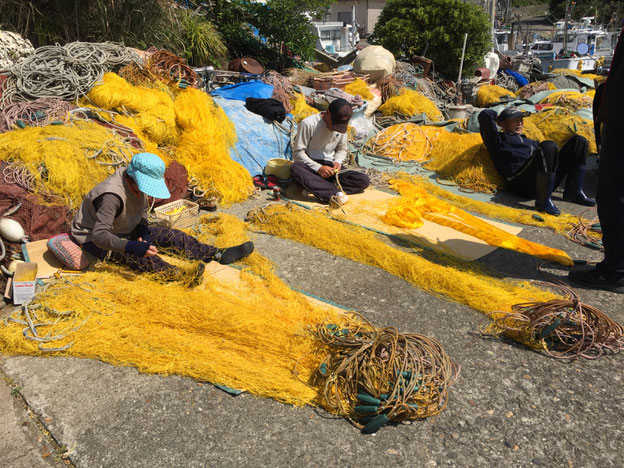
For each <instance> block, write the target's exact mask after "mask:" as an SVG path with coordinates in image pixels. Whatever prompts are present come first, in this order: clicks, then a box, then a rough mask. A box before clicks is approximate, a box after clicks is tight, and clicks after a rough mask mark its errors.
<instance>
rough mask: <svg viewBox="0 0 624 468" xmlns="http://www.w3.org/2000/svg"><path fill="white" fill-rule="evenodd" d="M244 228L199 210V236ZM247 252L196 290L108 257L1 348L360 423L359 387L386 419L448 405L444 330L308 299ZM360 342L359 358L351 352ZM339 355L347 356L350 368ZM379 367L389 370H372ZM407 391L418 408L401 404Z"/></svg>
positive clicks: (51, 296)
mask: <svg viewBox="0 0 624 468" xmlns="http://www.w3.org/2000/svg"><path fill="white" fill-rule="evenodd" d="M246 230H247V225H246V223H243V222H242V221H240V220H238V219H236V218H234V217H232V216H229V215H222V216H219V217H213V218H203V219H202V224H201V225H200V226H199V235H198V237H199V238H200V240H203V241H208V242H210V243H212V244H215V245H217V246H220V247H225V246H229V245H233V244H237V243H240V242H243V241H246V240H248V237H247V233H246ZM245 263H246V264H247V267H248V269H246V270H243V271H242V272H241V273H240V278H239V275H238V274H237V272H236V271H235V270H233V269H228V268H225V267H221V268H222V269H224V270H225V274H224V273H223V272H221V274H219V273H216V274H213V275H211V276H208V277H207V278H205V279H204V282H203V284H201V285H200V286H199V287H197V288H195V289H192V290H189V289H188V288H186V287H184V286H182V285H181V284H179V283H169V284H163V283H161V282H159V281H158V278H156V277H151V278H150V277H148V275H137V274H134V273H131V272H129V271H127V270H123V269H121V268H119V267H115V266H112V265H107V264H102V265H100V266H99V267H96V270H95V271H92V272H89V273H86V274H84V275H82V276H79V277H75V278H72V279H64V280H60V281H57V282H56V283H52V284H50V285H49V286H48V287H47V288H46V289H45V290H44V291H43V292H41V293H39V294H38V295H37V297H36V303H28V304H26V305H25V306H24V307H23V308H22V310H21V311H19V312H15V313H13V314H12V315H11V316H10V317H9V318H8V319H6V320H5V321H4V322H0V352H2V353H5V354H26V355H35V356H58V355H62V356H74V357H81V358H92V359H100V360H102V361H104V362H108V363H110V364H113V365H119V366H133V367H136V368H137V369H138V370H140V371H141V372H146V373H158V374H162V375H169V374H178V375H184V376H188V377H192V378H195V379H198V380H202V381H209V382H212V383H215V384H220V385H225V386H227V387H230V388H232V389H237V390H242V391H248V392H251V393H253V394H254V395H257V396H263V397H271V398H275V399H277V400H279V401H282V402H286V403H290V404H293V405H299V406H302V405H306V404H313V405H322V406H324V407H325V408H326V409H328V410H329V411H332V412H334V413H337V414H340V415H342V416H346V417H348V418H349V419H351V420H352V421H353V422H354V423H355V424H356V425H358V426H359V427H363V424H365V419H366V418H363V415H362V412H361V408H360V407H359V406H357V405H359V403H358V401H359V399H360V398H361V396H359V395H360V394H361V393H362V392H366V393H367V395H368V398H369V399H373V398H378V399H383V401H384V403H383V405H381V407H380V408H379V411H374V412H373V413H375V412H378V413H380V414H381V413H383V414H384V416H380V419H383V420H384V421H383V422H384V423H385V422H387V421H389V420H398V421H401V420H406V419H420V418H424V417H427V416H431V415H434V414H437V413H439V412H440V411H442V410H443V409H444V407H445V406H446V403H447V401H448V394H447V387H448V386H449V385H450V384H451V383H452V381H453V380H454V379H455V377H456V376H457V373H458V368H457V366H456V365H455V364H454V363H453V362H452V360H451V359H450V357H449V356H448V355H446V353H445V352H444V350H443V349H442V348H441V345H440V344H439V343H438V342H437V341H436V340H433V339H430V338H427V337H424V336H419V335H414V334H399V333H398V332H397V331H396V330H395V329H391V328H388V329H377V328H376V327H374V326H373V325H372V324H370V323H369V322H367V321H366V320H365V319H364V318H363V317H361V316H358V315H356V314H353V313H349V314H347V313H343V312H342V311H340V310H339V309H337V308H336V307H330V306H328V305H327V304H323V303H320V302H319V301H316V300H313V302H311V301H310V299H309V298H307V297H305V296H304V295H303V294H301V293H297V292H295V291H293V290H291V289H290V288H288V286H286V285H285V284H284V283H283V282H282V281H281V280H279V279H278V278H277V276H276V275H275V274H274V271H273V268H274V267H273V265H272V264H271V263H270V262H269V261H268V260H267V259H266V258H264V257H262V256H261V255H259V254H258V253H257V252H254V253H252V254H251V255H250V256H249V257H247V258H246V259H245ZM388 340H390V341H388ZM406 341H407V342H408V343H406ZM342 342H346V343H347V346H343V345H341V343H342ZM384 342H385V343H386V344H384ZM372 343H375V344H374V347H375V348H376V349H378V350H379V351H380V352H383V350H384V349H387V350H388V353H390V354H391V356H390V358H389V359H385V360H384V363H383V365H382V366H379V363H378V362H377V361H375V357H376V356H374V355H373V356H369V357H366V349H367V348H369V349H370V347H371V346H370V345H371V344H372ZM401 343H404V344H401ZM358 350H361V351H362V352H361V353H360V352H358ZM353 352H356V357H357V360H353V359H351V358H350V357H349V355H350V353H353ZM340 362H344V363H345V365H348V366H349V371H348V372H347V373H345V374H344V375H343V376H342V377H341V376H338V372H340V369H339V368H337V367H336V366H339V363H340ZM382 368H387V372H390V373H391V375H388V374H387V373H384V372H385V371H382V372H381V374H379V373H375V370H377V371H379V370H380V369H382ZM397 369H398V371H397ZM397 373H398V376H399V377H398V376H397ZM409 373H415V375H416V376H418V383H419V385H418V388H414V385H412V384H410V385H406V381H405V380H404V379H402V378H400V376H405V375H408V374H409ZM409 380H410V381H411V379H409ZM414 383H416V382H414ZM404 387H406V388H408V389H409V393H407V394H405V395H403V392H401V389H402V388H404ZM399 392H401V393H399ZM382 393H385V394H386V395H385V396H384V397H382V396H381V394H382ZM407 402H410V403H414V406H413V408H407V411H402V410H401V408H402V407H403V406H405V403H407ZM416 404H417V407H416ZM378 406H379V405H378ZM369 419H370V418H369ZM381 425H382V424H381ZM379 427H380V424H376V425H375V428H371V427H368V429H369V432H374V430H376V429H378V428H379Z"/></svg>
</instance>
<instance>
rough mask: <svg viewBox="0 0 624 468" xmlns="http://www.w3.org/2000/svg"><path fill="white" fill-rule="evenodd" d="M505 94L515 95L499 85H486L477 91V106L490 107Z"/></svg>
mask: <svg viewBox="0 0 624 468" xmlns="http://www.w3.org/2000/svg"><path fill="white" fill-rule="evenodd" d="M504 96H512V97H513V96H514V93H512V92H511V91H509V90H508V89H505V88H503V87H501V86H497V85H484V86H481V87H480V88H479V91H477V106H479V107H488V106H491V105H493V104H496V103H497V102H499V101H500V100H501V98H502V97H504Z"/></svg>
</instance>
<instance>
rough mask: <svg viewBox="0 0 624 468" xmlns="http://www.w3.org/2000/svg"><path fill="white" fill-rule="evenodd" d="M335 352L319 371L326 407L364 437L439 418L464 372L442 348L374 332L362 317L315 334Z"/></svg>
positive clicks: (320, 328) (423, 338)
mask: <svg viewBox="0 0 624 468" xmlns="http://www.w3.org/2000/svg"><path fill="white" fill-rule="evenodd" d="M315 334H316V336H317V337H318V338H319V340H320V341H321V342H322V343H323V344H325V345H326V346H328V347H329V348H330V349H332V351H333V352H332V353H330V355H329V356H328V357H327V358H326V359H325V360H324V361H323V363H321V365H320V366H319V370H318V374H317V378H318V380H319V383H320V384H322V385H323V403H324V405H325V406H326V407H328V408H329V409H330V410H332V411H335V412H336V413H338V414H341V415H343V416H345V417H346V418H347V419H348V420H349V421H350V422H351V423H352V424H354V425H355V426H356V427H358V428H360V429H362V430H363V432H365V433H373V432H376V431H377V430H378V429H379V428H381V427H382V426H383V425H385V424H387V423H389V422H395V423H398V422H401V421H406V420H411V419H422V418H426V417H429V416H433V415H435V414H438V413H440V412H441V411H442V410H444V408H445V407H446V404H447V401H448V387H449V386H450V385H451V384H452V383H453V382H454V381H455V379H456V378H457V376H458V375H459V371H460V368H459V366H458V365H457V364H456V363H455V362H453V360H452V359H451V358H450V357H449V356H448V355H447V354H446V352H445V351H444V350H443V349H442V346H441V345H440V343H439V342H438V341H436V340H434V339H432V338H428V337H426V336H422V335H416V334H408V333H399V332H398V331H397V330H396V329H395V328H392V327H388V328H376V327H375V326H373V325H372V324H371V323H370V322H369V321H367V320H366V319H365V318H364V317H362V316H361V315H358V314H352V315H351V314H350V315H348V316H345V319H344V323H340V324H337V323H330V322H325V323H322V324H320V325H319V326H318V328H317V329H316V331H315Z"/></svg>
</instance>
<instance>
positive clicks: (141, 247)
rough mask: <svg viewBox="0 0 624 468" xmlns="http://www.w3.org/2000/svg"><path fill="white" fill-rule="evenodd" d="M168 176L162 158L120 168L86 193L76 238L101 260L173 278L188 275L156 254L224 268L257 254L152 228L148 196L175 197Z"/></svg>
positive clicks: (138, 159) (144, 157) (147, 156)
mask: <svg viewBox="0 0 624 468" xmlns="http://www.w3.org/2000/svg"><path fill="white" fill-rule="evenodd" d="M164 176H165V163H164V162H163V161H162V159H160V158H159V157H158V156H157V155H155V154H152V153H139V154H136V155H135V156H134V157H133V158H132V161H130V164H129V166H128V167H127V168H119V169H117V170H116V171H115V173H114V174H113V175H111V176H110V177H109V178H107V179H106V180H104V181H103V182H100V183H99V184H98V185H96V186H95V187H94V188H93V189H91V191H90V192H89V193H88V194H87V195H86V197H85V198H84V200H83V201H82V204H81V206H80V209H79V210H78V212H77V213H76V216H74V219H73V221H72V227H71V237H72V239H73V240H74V241H75V242H76V243H78V244H79V245H80V246H81V247H82V248H83V249H84V250H86V251H87V252H89V253H91V254H92V255H94V256H96V257H97V258H100V259H102V260H103V259H105V258H108V260H111V261H113V262H115V263H119V264H122V265H126V266H128V267H129V268H131V269H132V270H135V271H140V272H146V273H157V274H159V275H162V277H163V278H164V279H170V280H175V279H177V278H181V277H182V276H183V275H182V274H181V270H180V269H179V268H177V267H174V266H173V265H171V264H169V263H167V262H165V261H164V260H163V259H162V258H160V257H159V256H158V255H157V254H158V248H171V249H176V250H177V251H179V252H182V253H183V255H184V256H185V257H186V258H187V259H189V260H201V261H202V262H206V263H207V262H210V261H212V260H215V261H218V262H219V263H222V264H227V263H232V262H235V261H237V260H240V259H241V258H244V257H246V256H247V255H249V254H250V253H251V252H252V251H253V248H254V246H253V243H251V242H245V243H244V244H240V245H237V246H234V247H229V248H227V249H217V248H215V247H213V246H211V245H208V244H202V243H201V242H199V241H198V240H197V239H195V238H194V237H192V236H189V235H188V234H186V233H184V232H182V231H180V230H178V229H170V228H166V227H162V226H148V224H147V218H146V211H147V206H148V204H147V197H148V196H150V197H153V198H159V199H167V198H169V197H170V196H171V195H170V193H169V189H168V188H167V185H166V184H165V178H164ZM204 267H205V265H204V263H200V267H199V268H198V271H197V272H196V275H195V280H196V282H199V281H200V278H201V276H202V275H203V270H204Z"/></svg>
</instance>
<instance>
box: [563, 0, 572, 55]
mask: <svg viewBox="0 0 624 468" xmlns="http://www.w3.org/2000/svg"><path fill="white" fill-rule="evenodd" d="M569 11H570V0H566V6H565V19H564V21H563V53H565V51H566V50H568V18H569V16H568V15H569Z"/></svg>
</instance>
